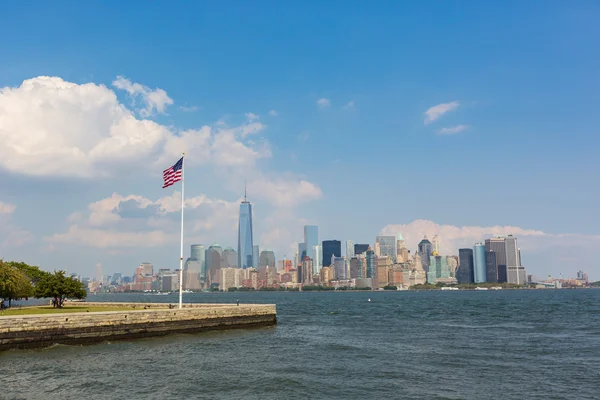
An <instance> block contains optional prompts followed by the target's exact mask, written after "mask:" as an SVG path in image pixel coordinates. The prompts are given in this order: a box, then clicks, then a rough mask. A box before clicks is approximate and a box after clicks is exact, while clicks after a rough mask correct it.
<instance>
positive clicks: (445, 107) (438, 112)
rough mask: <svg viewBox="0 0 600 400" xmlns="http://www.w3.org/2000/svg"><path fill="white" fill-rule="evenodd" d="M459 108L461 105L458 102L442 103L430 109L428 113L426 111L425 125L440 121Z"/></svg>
mask: <svg viewBox="0 0 600 400" xmlns="http://www.w3.org/2000/svg"><path fill="white" fill-rule="evenodd" d="M459 106H460V103H459V102H458V101H452V102H450V103H442V104H438V105H436V106H433V107H430V108H429V109H428V110H427V111H425V121H424V122H425V125H427V124H430V123H432V122H434V121H436V120H438V119H439V118H441V117H442V116H443V115H444V114H446V113H449V112H450V111H454V110H456V109H457V108H458V107H459Z"/></svg>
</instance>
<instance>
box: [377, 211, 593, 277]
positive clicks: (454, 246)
mask: <svg viewBox="0 0 600 400" xmlns="http://www.w3.org/2000/svg"><path fill="white" fill-rule="evenodd" d="M381 234H382V235H398V234H402V236H403V238H404V240H405V242H406V245H407V247H408V248H409V249H411V250H413V251H416V248H417V244H418V243H419V242H420V241H421V239H422V238H423V236H425V235H427V237H428V238H429V239H430V240H431V239H432V237H433V236H434V235H438V237H439V239H440V252H441V254H443V255H457V254H458V249H459V248H472V247H473V245H474V244H475V243H476V242H479V241H483V240H485V239H487V238H489V237H492V236H506V235H514V236H516V237H517V240H518V244H519V247H520V248H521V256H522V262H523V265H524V266H525V267H526V268H527V269H528V272H529V273H533V274H537V275H545V274H548V273H551V274H553V275H554V276H558V274H560V273H561V272H562V273H563V274H564V275H565V276H575V274H576V272H577V270H579V269H583V270H587V269H588V268H591V267H592V266H591V265H590V264H589V260H590V259H592V258H593V255H594V254H595V252H596V249H597V248H598V247H599V246H600V236H598V235H581V234H551V233H547V232H543V231H540V230H535V229H524V228H521V227H518V226H499V225H497V226H487V227H485V226H454V225H440V224H437V223H435V222H433V221H428V220H415V221H413V222H411V223H409V224H397V225H387V226H386V227H384V228H383V229H382V230H381ZM565 256H569V260H570V262H565V261H564V260H563V259H564V257H565ZM588 272H590V273H594V274H595V275H596V276H599V275H600V269H597V270H595V271H588Z"/></svg>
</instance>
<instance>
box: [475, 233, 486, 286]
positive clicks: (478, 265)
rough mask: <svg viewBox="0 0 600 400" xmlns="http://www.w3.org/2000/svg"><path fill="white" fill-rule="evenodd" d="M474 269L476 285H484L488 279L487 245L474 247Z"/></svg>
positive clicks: (477, 244) (480, 244)
mask: <svg viewBox="0 0 600 400" xmlns="http://www.w3.org/2000/svg"><path fill="white" fill-rule="evenodd" d="M473 268H474V270H473V273H474V281H475V283H484V282H485V281H486V278H487V277H486V262H485V245H484V244H483V243H475V246H474V247H473Z"/></svg>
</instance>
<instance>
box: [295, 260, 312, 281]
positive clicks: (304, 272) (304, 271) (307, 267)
mask: <svg viewBox="0 0 600 400" xmlns="http://www.w3.org/2000/svg"><path fill="white" fill-rule="evenodd" d="M299 272H300V274H299V276H298V282H300V283H302V284H303V285H312V283H313V273H312V272H313V261H312V260H311V259H310V257H309V256H304V258H303V259H302V264H301V266H300V269H299Z"/></svg>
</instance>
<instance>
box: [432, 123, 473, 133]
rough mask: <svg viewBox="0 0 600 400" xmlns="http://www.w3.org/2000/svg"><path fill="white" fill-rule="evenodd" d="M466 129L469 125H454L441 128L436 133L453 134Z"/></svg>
mask: <svg viewBox="0 0 600 400" xmlns="http://www.w3.org/2000/svg"><path fill="white" fill-rule="evenodd" d="M467 129H469V125H456V126H451V127H448V128H442V129H440V130H439V131H438V133H439V134H440V135H454V134H456V133H459V132H462V131H464V130H467Z"/></svg>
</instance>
